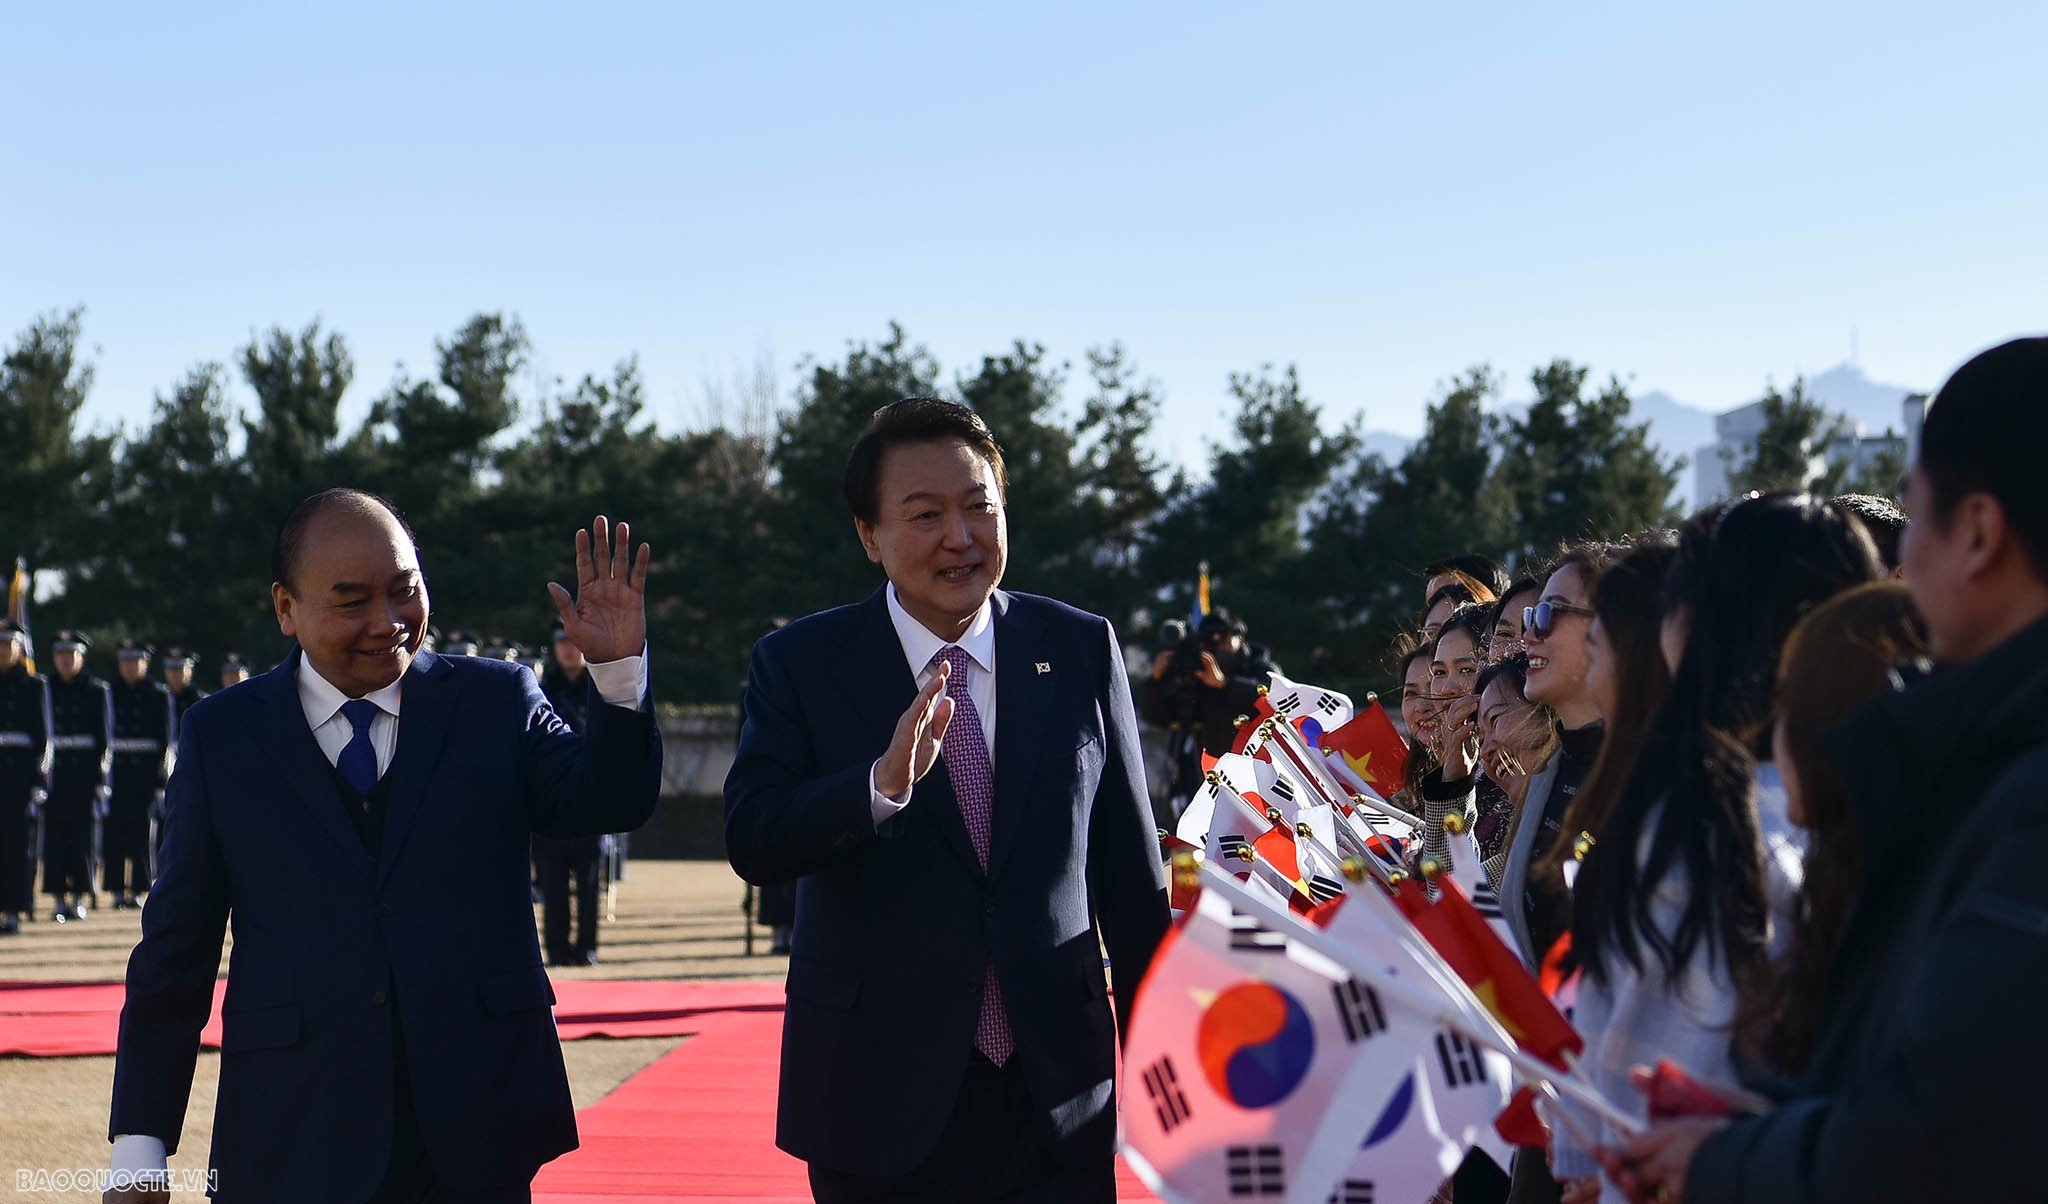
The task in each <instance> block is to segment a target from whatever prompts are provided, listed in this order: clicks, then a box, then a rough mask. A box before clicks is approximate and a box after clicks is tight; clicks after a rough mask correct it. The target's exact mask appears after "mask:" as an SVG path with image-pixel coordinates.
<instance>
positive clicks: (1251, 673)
mask: <svg viewBox="0 0 2048 1204" xmlns="http://www.w3.org/2000/svg"><path fill="white" fill-rule="evenodd" d="M1159 634H1160V640H1161V642H1162V643H1164V644H1165V645H1167V647H1166V648H1165V649H1164V650H1163V651H1161V652H1160V653H1159V655H1158V656H1156V657H1154V658H1153V661H1152V679H1151V680H1150V681H1148V682H1146V683H1145V687H1144V690H1143V691H1142V697H1141V698H1140V700H1139V710H1140V712H1141V713H1142V714H1143V715H1144V717H1145V719H1146V720H1147V721H1148V722H1150V723H1155V724H1158V725H1159V726H1161V727H1164V728H1166V729H1167V730H1168V732H1169V733H1171V734H1170V736H1169V741H1170V744H1169V747H1170V748H1171V750H1172V754H1173V799H1174V809H1175V811H1176V813H1177V812H1178V811H1179V810H1180V808H1181V807H1183V806H1185V805H1186V803H1187V800H1188V799H1189V798H1191V797H1193V796H1194V793H1195V789H1196V787H1198V786H1200V785H1201V783H1202V754H1203V753H1204V752H1207V753H1209V754H1210V755H1212V756H1221V755H1223V754H1224V753H1227V752H1229V751H1230V743H1231V738H1232V737H1233V736H1235V735H1236V733H1237V719H1238V717H1239V716H1241V715H1249V714H1251V713H1252V711H1253V709H1254V708H1256V707H1257V705H1258V700H1259V687H1261V686H1264V685H1267V684H1269V675H1270V674H1271V673H1272V672H1273V670H1274V665H1273V658H1272V655H1271V654H1270V653H1269V652H1267V650H1266V649H1265V648H1263V647H1261V646H1259V645H1257V644H1250V643H1247V642H1245V638H1244V634H1245V625H1244V622H1243V621H1242V620H1240V619H1238V618H1237V617H1236V616H1235V615H1232V614H1231V613H1230V612H1229V611H1228V610H1225V609H1223V608H1222V607H1218V608H1216V609H1215V610H1212V611H1210V612H1209V613H1208V615H1206V616H1205V617H1204V618H1203V619H1202V622H1201V625H1200V626H1199V627H1198V628H1196V630H1195V631H1194V632H1193V633H1190V632H1189V631H1188V627H1187V624H1186V623H1184V622H1182V621H1181V620H1179V619H1169V620H1167V621H1166V622H1164V623H1162V624H1160V625H1159Z"/></svg>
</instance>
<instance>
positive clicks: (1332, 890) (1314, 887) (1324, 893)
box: [1308, 874, 1344, 903]
mask: <svg viewBox="0 0 2048 1204" xmlns="http://www.w3.org/2000/svg"><path fill="white" fill-rule="evenodd" d="M1343 893H1344V884H1343V883H1342V882H1339V881H1337V880H1336V879H1335V878H1328V877H1325V876H1323V875H1322V874H1310V875H1309V876H1308V897H1309V898H1311V899H1314V900H1315V901H1316V902H1318V903H1328V902H1329V901H1330V900H1332V899H1334V898H1336V897H1337V896H1338V895H1341V894H1343Z"/></svg>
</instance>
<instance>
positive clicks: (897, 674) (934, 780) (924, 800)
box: [833, 586, 1001, 873]
mask: <svg viewBox="0 0 2048 1204" xmlns="http://www.w3.org/2000/svg"><path fill="white" fill-rule="evenodd" d="M887 589H888V587H887V586H883V587H882V589H879V590H876V591H875V592H874V593H873V594H872V595H870V596H869V598H868V600H867V601H866V602H863V603H861V606H860V617H859V620H858V622H857V623H856V624H855V634H854V638H853V639H852V640H850V641H848V645H847V647H846V648H845V650H844V653H843V655H841V656H840V657H839V659H838V660H837V661H836V662H835V664H834V666H833V672H834V676H835V677H836V678H837V679H838V685H839V688H840V689H841V690H843V691H844V692H845V694H846V698H847V701H848V702H849V703H850V705H849V706H848V707H846V708H845V711H844V713H845V714H846V715H847V722H849V723H852V724H856V725H858V728H859V732H860V735H861V736H862V739H861V740H860V744H861V746H863V747H872V748H874V749H875V750H876V753H877V755H879V754H880V751H881V750H882V749H885V748H887V747H889V741H890V739H891V738H892V737H894V736H895V734H896V721H897V720H898V719H901V718H902V717H903V712H905V711H907V710H909V709H910V704H911V702H912V701H914V700H915V699H916V698H917V677H916V675H915V674H913V673H912V672H911V671H910V665H909V663H908V662H906V661H905V660H904V659H903V641H902V640H900V639H898V638H897V636H896V625H895V624H894V623H892V622H890V621H889V602H888V598H887V596H886V594H885V592H884V591H886V590H887ZM1000 722H1001V721H1000V719H999V720H998V724H999V725H1000ZM911 790H912V794H913V795H914V796H915V797H914V798H913V800H912V801H911V804H910V806H911V807H913V808H923V809H926V810H929V811H930V812H931V813H932V818H933V821H934V822H935V823H936V824H937V825H938V828H939V831H940V833H941V834H942V835H943V836H944V838H945V841H946V845H947V847H949V848H951V849H952V850H953V853H954V855H955V856H957V857H959V858H960V859H961V861H963V862H964V863H966V865H967V866H968V868H970V869H972V870H973V871H974V872H976V873H980V872H981V859H980V858H978V857H976V856H975V855H974V841H973V839H972V838H971V837H969V836H968V835H967V821H966V820H964V819H962V818H961V816H960V802H959V800H958V799H957V798H955V797H954V795H953V781H952V779H951V778H949V777H948V776H946V762H945V758H943V757H941V758H940V759H939V763H938V764H936V765H934V766H932V769H931V772H930V773H927V774H925V775H924V779H923V780H922V781H920V782H918V783H917V785H916V786H914V787H912V788H911ZM991 861H993V856H991Z"/></svg>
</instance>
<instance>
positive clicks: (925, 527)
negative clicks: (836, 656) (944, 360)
mask: <svg viewBox="0 0 2048 1204" xmlns="http://www.w3.org/2000/svg"><path fill="white" fill-rule="evenodd" d="M877 477H878V481H877V485H876V489H875V521H874V523H873V524H869V523H866V522H863V521H861V520H860V519H855V520H854V529H855V530H856V531H858V532H859V534H860V542H861V547H862V548H864V549H866V551H867V554H868V559H869V560H872V561H874V562H875V563H876V564H879V565H881V566H882V571H883V572H885V573H887V574H888V575H889V580H890V581H891V582H892V583H894V584H895V586H896V596H897V598H898V599H900V600H901V601H902V603H903V609H904V610H906V611H908V612H909V613H910V616H911V617H912V618H914V619H916V620H917V621H918V622H919V623H922V624H923V625H924V626H925V628H926V629H927V630H929V631H930V632H931V633H932V634H933V635H936V636H938V637H939V638H941V639H944V640H949V641H950V640H953V639H957V638H958V637H959V636H960V635H961V634H962V633H964V632H965V631H966V629H967V625H968V624H969V623H970V622H971V621H972V620H973V618H974V614H975V612H976V611H978V610H980V609H981V605H982V603H984V602H986V601H988V597H989V595H990V594H991V593H994V592H995V588H996V585H997V583H998V582H1000V581H1002V579H1003V568H1004V565H1005V563H1006V562H1007V560H1008V558H1009V552H1010V530H1009V526H1008V524H1007V522H1006V520H1005V519H1004V516H1003V496H1002V492H1001V487H1000V486H999V485H998V484H997V482H996V474H995V469H994V467H993V466H992V465H990V464H989V462H988V461H987V460H985V459H983V458H982V456H981V453H980V452H977V451H975V450H974V449H973V448H971V447H969V446H968V445H967V444H966V443H965V442H963V441H962V440H959V439H933V440H927V441H925V442H920V443H903V444H898V445H897V446H895V447H891V448H890V449H888V450H887V451H886V452H884V453H882V463H881V469H880V472H879V473H878V474H877Z"/></svg>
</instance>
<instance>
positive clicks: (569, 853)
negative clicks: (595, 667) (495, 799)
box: [533, 623, 604, 966]
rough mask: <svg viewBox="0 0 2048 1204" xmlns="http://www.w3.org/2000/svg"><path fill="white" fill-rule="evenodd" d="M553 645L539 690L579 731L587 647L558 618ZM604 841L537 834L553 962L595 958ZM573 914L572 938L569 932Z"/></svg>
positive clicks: (585, 702) (586, 710)
mask: <svg viewBox="0 0 2048 1204" xmlns="http://www.w3.org/2000/svg"><path fill="white" fill-rule="evenodd" d="M554 646H555V650H554V657H553V659H552V661H551V662H550V663H549V664H548V665H547V666H546V671H545V672H543V673H542V674H541V679H540V688H541V693H543V694H545V695H546V696H547V700H548V703H549V704H550V705H551V706H553V707H554V708H555V713H556V714H557V715H560V716H561V717H562V720H563V722H565V723H567V724H568V725H569V727H570V728H571V729H572V730H574V731H578V732H581V731H583V730H585V728H586V727H587V725H588V724H589V722H590V682H589V680H588V675H587V674H586V673H585V672H584V660H583V650H582V649H580V648H578V647H577V646H576V644H575V642H574V641H572V640H571V639H570V638H569V635H568V633H567V632H566V631H564V630H563V629H562V625H561V624H560V623H557V624H555V638H554ZM603 847H604V837H603V836H597V835H592V836H574V837H571V838H569V839H568V840H553V839H550V838H549V837H546V836H535V837H534V838H533V857H534V861H535V863H536V866H537V868H538V870H539V872H540V894H541V938H542V941H543V943H544V944H545V945H546V947H547V954H548V964H549V965H554V966H594V965H596V964H597V914H598V910H599V908H600V906H601V904H600V903H599V899H598V897H599V894H600V892H601V887H600V886H599V881H598V862H599V854H600V853H601V852H602V850H603ZM572 901H573V903H574V909H573V910H574V916H573V917H572V916H571V906H570V905H571V902H572ZM572 918H573V926H574V928H575V930H576V936H575V939H573V940H572V939H570V936H569V929H570V927H571V926H572Z"/></svg>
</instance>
